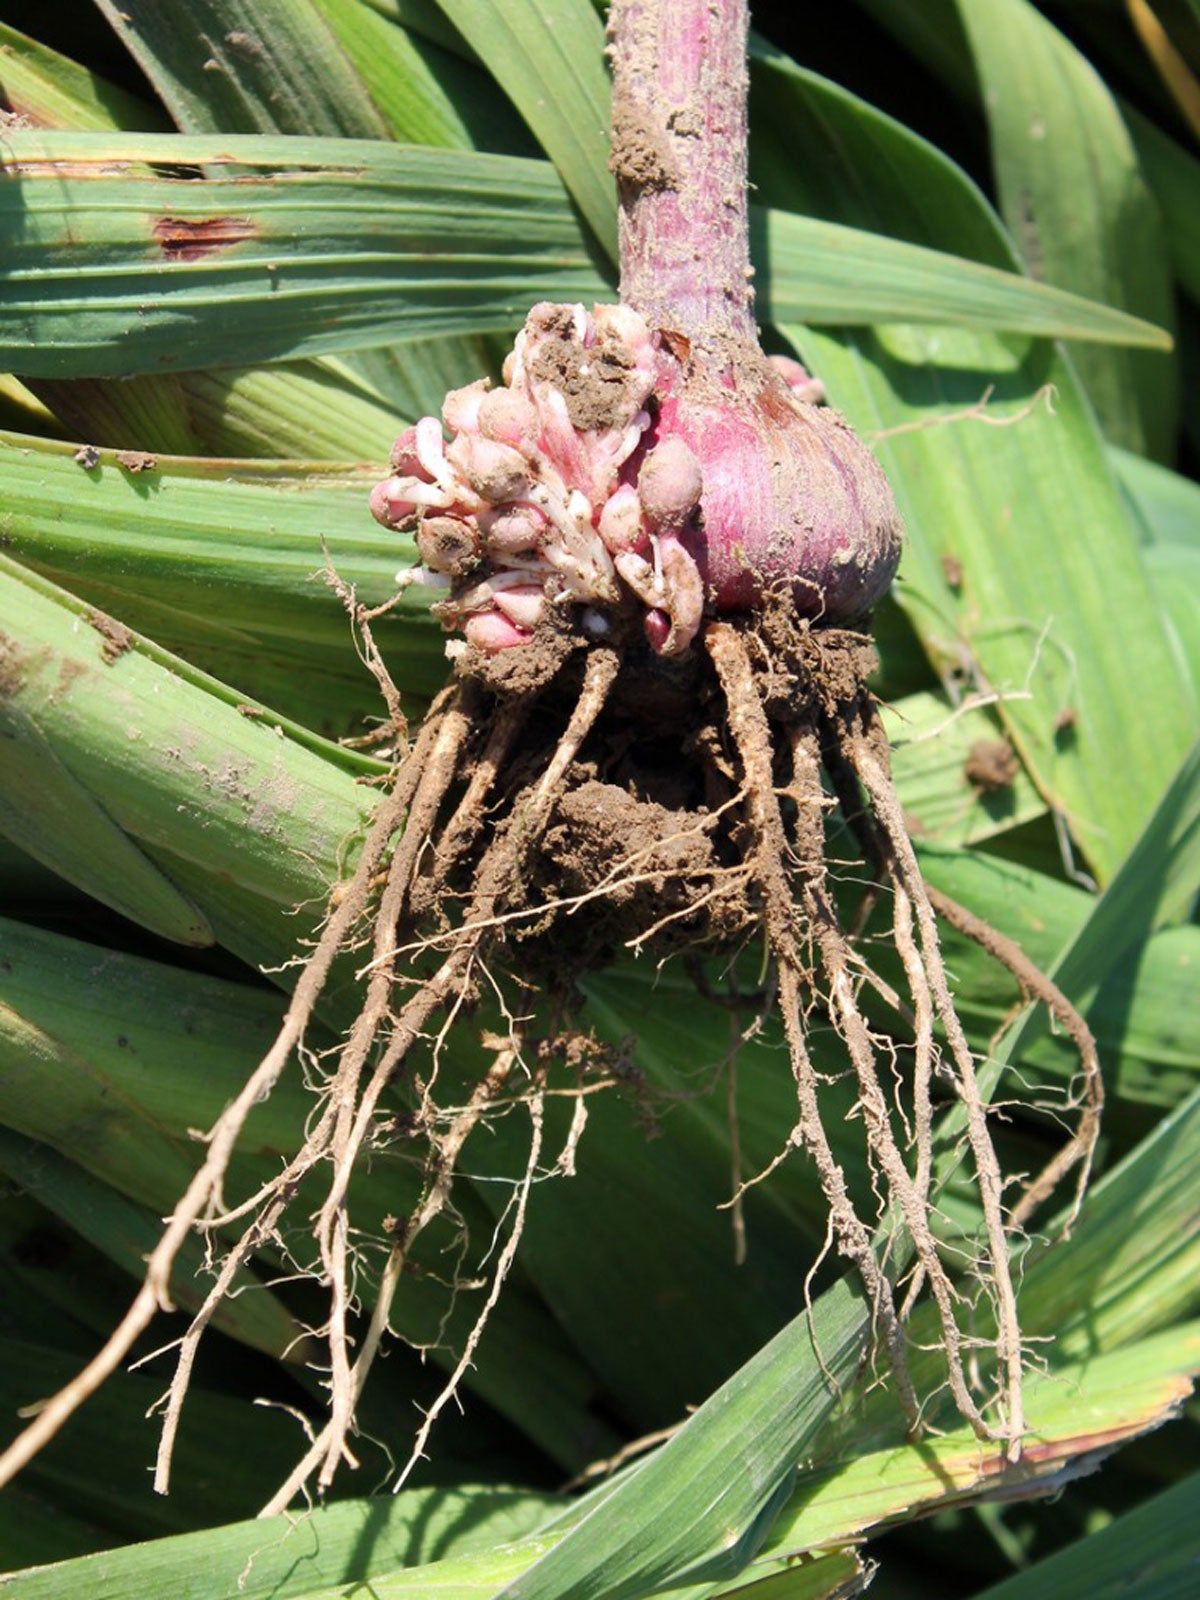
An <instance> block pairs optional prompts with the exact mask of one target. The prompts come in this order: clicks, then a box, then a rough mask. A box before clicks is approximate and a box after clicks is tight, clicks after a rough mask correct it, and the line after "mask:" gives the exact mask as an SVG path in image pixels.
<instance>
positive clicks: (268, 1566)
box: [8, 1329, 1200, 1600]
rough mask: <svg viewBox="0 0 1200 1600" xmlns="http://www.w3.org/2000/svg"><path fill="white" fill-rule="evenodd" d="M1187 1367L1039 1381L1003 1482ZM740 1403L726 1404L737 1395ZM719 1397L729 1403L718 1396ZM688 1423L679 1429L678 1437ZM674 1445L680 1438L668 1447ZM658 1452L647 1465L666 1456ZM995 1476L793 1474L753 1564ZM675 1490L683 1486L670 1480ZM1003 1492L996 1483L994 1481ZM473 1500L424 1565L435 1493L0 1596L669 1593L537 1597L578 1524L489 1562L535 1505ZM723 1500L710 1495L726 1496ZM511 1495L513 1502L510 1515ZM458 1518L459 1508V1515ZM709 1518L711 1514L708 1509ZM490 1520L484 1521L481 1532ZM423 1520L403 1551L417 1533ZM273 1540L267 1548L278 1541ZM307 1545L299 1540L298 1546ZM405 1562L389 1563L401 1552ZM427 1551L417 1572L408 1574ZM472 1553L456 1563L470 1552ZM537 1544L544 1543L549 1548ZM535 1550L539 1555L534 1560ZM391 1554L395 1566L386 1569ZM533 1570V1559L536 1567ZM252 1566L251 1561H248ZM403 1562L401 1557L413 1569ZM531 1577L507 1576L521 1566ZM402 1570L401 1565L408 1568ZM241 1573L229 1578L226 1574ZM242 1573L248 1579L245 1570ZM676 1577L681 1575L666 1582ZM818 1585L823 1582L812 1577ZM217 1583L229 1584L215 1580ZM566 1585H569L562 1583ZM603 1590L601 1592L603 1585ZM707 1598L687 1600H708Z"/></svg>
mask: <svg viewBox="0 0 1200 1600" xmlns="http://www.w3.org/2000/svg"><path fill="white" fill-rule="evenodd" d="M1198 1359H1200V1345H1198V1341H1197V1335H1196V1331H1195V1330H1194V1329H1188V1330H1181V1331H1179V1332H1177V1333H1175V1334H1173V1335H1170V1336H1168V1337H1166V1338H1162V1339H1159V1340H1157V1341H1152V1342H1150V1343H1147V1344H1145V1345H1139V1346H1135V1347H1134V1348H1133V1349H1132V1350H1129V1351H1126V1352H1122V1353H1120V1354H1119V1355H1117V1356H1115V1357H1108V1358H1104V1359H1101V1360H1100V1361H1097V1362H1095V1363H1089V1364H1088V1365H1087V1366H1084V1367H1081V1368H1076V1369H1073V1370H1068V1371H1066V1372H1063V1373H1061V1374H1055V1375H1054V1377H1052V1378H1043V1379H1042V1380H1040V1381H1039V1382H1036V1383H1034V1384H1031V1385H1030V1396H1029V1398H1030V1414H1031V1418H1032V1427H1033V1431H1034V1435H1035V1442H1034V1443H1032V1444H1031V1446H1030V1449H1029V1454H1028V1458H1027V1461H1026V1464H1025V1466H1024V1467H1023V1468H1022V1469H1020V1470H1019V1472H1018V1473H1016V1474H1015V1475H1014V1479H1015V1483H1018V1484H1019V1485H1020V1486H1021V1489H1022V1491H1023V1492H1025V1493H1029V1492H1037V1491H1038V1490H1040V1491H1041V1492H1042V1493H1048V1492H1051V1491H1052V1490H1053V1489H1054V1488H1055V1487H1056V1485H1057V1480H1058V1478H1059V1475H1060V1474H1063V1473H1064V1472H1066V1471H1067V1470H1069V1469H1070V1467H1071V1465H1072V1463H1073V1462H1074V1461H1075V1460H1076V1459H1077V1458H1078V1457H1079V1456H1081V1455H1082V1456H1084V1457H1085V1458H1089V1459H1090V1460H1091V1461H1093V1462H1094V1461H1095V1459H1096V1458H1097V1457H1098V1456H1100V1455H1102V1454H1103V1453H1105V1452H1106V1451H1107V1450H1111V1449H1112V1448H1113V1447H1114V1446H1115V1445H1116V1444H1117V1443H1119V1442H1120V1441H1121V1440H1122V1439H1123V1438H1128V1437H1130V1436H1132V1435H1134V1434H1136V1433H1139V1432H1142V1431H1145V1430H1146V1429H1147V1428H1153V1427H1156V1426H1158V1425H1159V1424H1160V1423H1161V1422H1163V1421H1164V1420H1167V1419H1168V1418H1170V1417H1171V1416H1172V1415H1174V1414H1175V1413H1176V1412H1177V1410H1178V1408H1179V1406H1180V1404H1181V1402H1182V1400H1183V1398H1184V1397H1185V1396H1186V1394H1187V1393H1188V1390H1189V1389H1190V1387H1191V1385H1190V1383H1189V1382H1188V1380H1187V1377H1186V1374H1187V1373H1188V1372H1189V1371H1191V1370H1193V1369H1194V1367H1195V1365H1196V1363H1197V1360H1198ZM737 1398H740V1397H737ZM730 1399H731V1401H735V1396H734V1395H733V1394H732V1393H731V1395H730ZM690 1426H691V1424H689V1427H690ZM681 1437H682V1436H681ZM666 1455H667V1451H666V1450H665V1449H664V1450H663V1451H661V1452H660V1453H659V1456H658V1457H656V1458H654V1460H655V1461H657V1460H660V1459H663V1458H665V1457H666ZM735 1461H736V1456H735V1455H733V1454H731V1455H730V1456H729V1457H727V1461H726V1466H727V1471H728V1472H729V1473H732V1472H733V1471H734V1470H735ZM653 1466H654V1461H651V1462H647V1463H646V1464H645V1465H644V1466H643V1467H641V1468H640V1469H639V1470H637V1471H636V1472H635V1473H634V1474H632V1475H631V1476H627V1477H626V1478H625V1480H624V1481H623V1483H622V1484H621V1485H620V1486H618V1487H617V1488H615V1489H613V1490H611V1491H610V1492H608V1493H607V1494H605V1493H602V1494H601V1495H600V1496H598V1497H595V1498H598V1500H599V1505H598V1507H597V1509H596V1511H594V1512H593V1513H592V1514H591V1515H592V1518H593V1519H595V1520H599V1519H601V1518H603V1517H605V1516H606V1515H607V1516H608V1517H611V1515H612V1513H611V1512H607V1513H606V1509H605V1508H606V1507H612V1506H614V1505H615V1504H616V1503H618V1502H619V1501H620V1499H621V1498H622V1497H623V1496H627V1495H628V1494H629V1493H630V1492H631V1491H632V1487H633V1485H634V1484H637V1483H639V1482H641V1481H643V1480H644V1479H647V1478H651V1479H652V1478H653V1476H654V1473H653V1471H652V1468H653ZM1002 1479H1003V1474H1002V1472H1000V1471H999V1470H998V1462H997V1457H996V1454H995V1452H994V1451H989V1450H988V1449H987V1448H986V1447H983V1446H981V1445H980V1444H979V1442H978V1441H977V1440H975V1439H974V1438H973V1437H971V1435H970V1434H969V1433H966V1432H965V1430H964V1431H958V1432H955V1433H953V1434H951V1435H949V1436H948V1437H944V1438H941V1439H938V1440H935V1441H931V1442H930V1443H928V1444H923V1445H909V1446H905V1447H903V1448H900V1449H895V1450H887V1451H881V1452H876V1453H873V1454H870V1455H864V1456H862V1457H860V1458H858V1459H849V1460H847V1461H845V1462H843V1463H840V1464H839V1465H837V1466H835V1467H833V1468H827V1469H824V1470H817V1471H814V1470H811V1469H810V1470H809V1471H807V1472H805V1473H804V1474H802V1475H801V1477H800V1479H799V1482H798V1484H797V1485H796V1487H795V1489H794V1491H793V1497H792V1499H791V1501H790V1503H789V1505H788V1507H787V1509H786V1510H785V1511H784V1513H783V1515H782V1516H781V1518H780V1520H779V1523H778V1524H777V1526H776V1528H775V1529H774V1530H773V1531H772V1533H771V1536H770V1540H769V1543H768V1545H767V1547H766V1549H765V1550H764V1551H763V1552H762V1562H763V1564H764V1565H766V1564H769V1563H771V1562H774V1561H777V1560H778V1559H779V1558H780V1557H782V1556H784V1555H794V1554H797V1553H802V1552H807V1551H810V1550H813V1549H814V1548H815V1549H820V1548H822V1547H828V1546H830V1545H836V1544H839V1543H846V1542H849V1541H851V1540H853V1539H855V1538H861V1537H862V1536H863V1535H864V1534H866V1533H868V1532H873V1531H875V1530H877V1529H880V1528H883V1527H887V1526H888V1525H890V1524H891V1523H894V1522H899V1521H906V1520H908V1519H910V1518H911V1517H913V1516H914V1515H919V1514H921V1513H928V1512H929V1511H931V1510H935V1509H938V1508H941V1507H945V1506H947V1505H955V1504H962V1503H967V1502H969V1501H970V1500H972V1499H975V1498H979V1497H986V1496H987V1495H988V1494H989V1492H995V1491H996V1490H997V1489H998V1488H1000V1487H1001V1480H1002ZM680 1487H681V1494H683V1495H686V1493H687V1487H688V1486H687V1485H686V1484H684V1483H681V1486H680ZM1005 1487H1007V1486H1005ZM475 1495H477V1496H478V1500H479V1511H478V1513H477V1515H478V1516H479V1518H480V1521H481V1523H482V1526H480V1527H479V1528H478V1529H472V1532H471V1537H470V1540H469V1541H461V1542H460V1543H459V1545H458V1549H459V1551H461V1552H462V1553H459V1554H456V1555H450V1556H448V1557H447V1558H446V1559H442V1560H437V1559H436V1555H435V1553H436V1551H437V1545H438V1542H439V1540H440V1539H442V1538H444V1537H445V1535H444V1532H443V1530H444V1528H445V1526H446V1522H448V1521H449V1520H450V1517H449V1516H448V1515H446V1514H447V1513H450V1512H452V1511H453V1512H457V1513H458V1515H460V1516H462V1514H463V1512H464V1511H465V1512H467V1513H468V1514H469V1513H470V1510H471V1508H472V1505H473V1497H467V1496H464V1497H463V1499H462V1500H458V1499H456V1498H455V1497H447V1501H448V1503H446V1504H445V1506H444V1507H443V1504H442V1499H441V1497H439V1496H438V1494H437V1493H436V1491H434V1492H427V1493H426V1494H425V1495H421V1496H418V1495H405V1496H402V1497H400V1499H399V1500H396V1501H392V1502H390V1503H388V1502H385V1503H383V1504H382V1505H380V1504H379V1503H378V1502H375V1503H374V1505H375V1506H376V1507H378V1509H377V1510H375V1511H374V1513H373V1511H372V1502H359V1503H356V1504H353V1505H347V1506H342V1507H333V1508H329V1509H327V1510H322V1511H316V1512H314V1513H311V1514H310V1515H309V1516H307V1517H305V1518H304V1519H302V1520H301V1521H300V1522H299V1523H298V1524H296V1525H295V1528H294V1531H293V1532H292V1533H291V1534H290V1535H288V1534H286V1533H284V1528H285V1527H286V1526H287V1525H286V1524H284V1523H283V1522H282V1520H281V1522H280V1523H279V1524H273V1523H266V1524H264V1523H253V1524H241V1525H237V1526H234V1527H230V1528H226V1529H221V1530H217V1531H216V1532H214V1533H212V1534H209V1535H184V1536H182V1537H177V1538H174V1539H170V1540H163V1541H162V1542H160V1543H157V1544H148V1545H141V1546H135V1547H134V1548H132V1549H129V1550H124V1551H119V1552H113V1553H111V1554H105V1555H96V1556H88V1557H84V1558H83V1559H81V1560H76V1561H73V1562H71V1563H64V1564H61V1565H57V1566H52V1567H46V1568H42V1569H40V1570H35V1571H32V1572H28V1573H23V1574H20V1575H18V1576H14V1577H13V1578H11V1579H10V1580H9V1581H8V1592H9V1593H10V1594H11V1596H12V1600H49V1597H50V1596H52V1595H57V1594H58V1593H61V1592H62V1590H61V1588H56V1587H55V1586H56V1585H64V1584H66V1585H69V1586H70V1589H71V1593H72V1594H73V1595H75V1596H77V1597H78V1600H101V1596H103V1600H132V1597H133V1596H134V1595H140V1594H145V1593H147V1592H153V1591H154V1587H155V1586H156V1585H157V1586H158V1588H159V1589H161V1590H162V1591H163V1592H165V1591H166V1590H167V1589H169V1590H170V1591H171V1593H172V1594H177V1595H179V1597H180V1600H208V1597H209V1596H210V1595H211V1594H212V1593H213V1592H214V1591H213V1589H212V1588H211V1587H200V1584H201V1583H203V1584H205V1585H208V1586H211V1585H212V1584H213V1583H214V1582H216V1583H218V1584H219V1583H221V1582H222V1576H221V1575H222V1574H229V1575H230V1576H232V1575H233V1574H234V1573H235V1572H237V1571H239V1570H240V1571H242V1573H243V1585H242V1586H239V1590H238V1592H239V1593H244V1594H246V1595H248V1596H249V1597H250V1600H254V1597H255V1596H261V1597H262V1600H267V1596H271V1597H273V1600H334V1596H335V1595H336V1596H342V1595H345V1594H346V1593H347V1588H346V1585H347V1583H348V1582H349V1583H353V1582H355V1581H357V1582H358V1583H362V1584H369V1587H370V1592H371V1594H372V1595H373V1596H375V1597H377V1600H401V1597H404V1600H407V1597H410V1596H411V1597H414V1600H415V1597H417V1596H421V1597H425V1596H430V1597H434V1596H436V1597H437V1600H492V1597H493V1596H495V1595H496V1588H497V1585H498V1584H503V1583H504V1581H505V1577H506V1576H508V1575H513V1581H512V1582H510V1583H509V1584H508V1586H507V1587H506V1588H504V1589H503V1591H502V1592H503V1595H504V1596H505V1597H507V1596H512V1597H513V1600H516V1597H517V1596H522V1597H525V1596H529V1595H532V1594H547V1595H550V1594H553V1595H554V1596H556V1597H561V1600H566V1597H567V1596H568V1595H569V1596H570V1600H587V1597H588V1596H590V1595H596V1596H600V1595H603V1596H605V1600H620V1597H621V1596H624V1595H629V1596H639V1597H640V1596H646V1595H649V1594H651V1593H657V1592H665V1593H669V1594H671V1595H676V1594H681V1593H684V1592H685V1591H683V1590H681V1588H680V1586H679V1585H678V1584H675V1583H672V1584H670V1586H669V1587H668V1588H666V1589H665V1590H664V1589H663V1588H662V1586H661V1585H658V1586H656V1580H655V1576H654V1572H653V1570H651V1569H649V1568H647V1570H646V1571H645V1573H644V1575H643V1578H642V1580H641V1581H640V1582H636V1581H635V1582H633V1583H630V1582H622V1580H621V1575H620V1568H619V1566H618V1567H605V1568H604V1569H597V1570H595V1571H594V1572H592V1573H586V1574H581V1575H580V1578H579V1579H578V1580H575V1581H574V1582H573V1580H571V1579H569V1578H567V1579H564V1580H563V1581H562V1582H561V1583H560V1584H559V1585H558V1586H557V1587H554V1588H551V1587H548V1586H547V1585H546V1583H545V1581H544V1578H543V1575H544V1574H546V1573H547V1572H548V1571H549V1569H550V1568H551V1567H552V1566H553V1565H555V1564H556V1558H557V1564H558V1565H560V1566H561V1565H562V1556H561V1554H560V1552H564V1551H567V1550H568V1549H569V1548H570V1547H571V1544H572V1541H576V1540H578V1538H579V1534H580V1532H581V1530H582V1529H583V1528H585V1527H587V1526H588V1523H587V1522H586V1521H584V1522H579V1521H578V1520H577V1519H576V1518H569V1519H568V1520H569V1522H571V1523H573V1526H572V1529H571V1531H570V1532H568V1533H567V1535H566V1537H565V1538H562V1539H561V1543H558V1544H557V1545H555V1544H553V1540H554V1538H555V1535H554V1528H553V1524H551V1525H550V1526H548V1527H546V1528H545V1529H544V1531H543V1532H542V1534H541V1535H540V1536H539V1535H536V1534H535V1535H534V1536H533V1537H530V1538H526V1539H522V1540H519V1542H516V1543H513V1544H508V1545H501V1546H499V1547H498V1548H496V1549H494V1550H491V1551H488V1550H486V1549H483V1548H481V1547H482V1546H483V1545H484V1542H485V1538H486V1535H487V1533H489V1532H493V1530H494V1532H493V1537H494V1533H497V1532H498V1533H502V1532H503V1530H504V1528H505V1523H506V1522H509V1523H510V1524H511V1523H512V1522H516V1523H517V1526H518V1527H519V1520H518V1519H520V1518H522V1517H531V1516H536V1515H537V1513H538V1511H539V1510H541V1511H542V1512H543V1514H544V1509H545V1503H544V1502H542V1503H541V1505H539V1502H538V1501H537V1500H536V1499H533V1498H530V1499H529V1500H526V1501H522V1500H519V1499H515V1497H513V1499H509V1497H507V1496H502V1495H501V1496H497V1495H495V1493H494V1492H493V1495H492V1496H491V1497H488V1496H487V1495H486V1492H482V1493H481V1492H480V1491H475ZM734 1498H735V1496H734V1495H733V1494H730V1493H727V1494H726V1495H724V1496H723V1497H722V1499H723V1500H725V1501H729V1500H731V1499H734ZM514 1500H515V1504H514ZM460 1508H461V1509H460ZM672 1509H673V1510H677V1509H678V1508H675V1507H673V1508H672ZM717 1509H718V1508H717V1507H716V1506H714V1507H713V1511H714V1512H715V1511H716V1510H717ZM489 1514H490V1515H491V1517H492V1518H494V1520H493V1521H490V1522H489V1521H488V1520H486V1519H488V1518H489ZM372 1515H374V1519H375V1522H376V1524H377V1525H378V1526H377V1528H376V1530H375V1538H374V1539H372V1540H371V1541H369V1543H368V1549H369V1550H370V1551H371V1553H370V1554H369V1555H367V1554H364V1553H360V1554H358V1556H357V1559H356V1557H355V1544H356V1543H357V1546H358V1550H359V1551H360V1552H362V1549H363V1545H364V1543H367V1541H364V1540H363V1537H362V1534H363V1529H364V1527H365V1526H366V1525H367V1523H368V1520H369V1519H370V1518H371V1517H372ZM426 1521H427V1522H428V1523H429V1524H430V1526H429V1529H428V1532H426V1533H425V1534H424V1536H423V1538H422V1540H421V1544H420V1545H416V1548H414V1544H415V1540H416V1528H417V1527H420V1525H421V1522H426ZM281 1535H282V1537H280V1536H281ZM306 1536H307V1537H306ZM406 1546H407V1548H408V1550H409V1551H410V1552H411V1555H410V1558H409V1562H403V1564H401V1561H402V1560H403V1557H402V1555H401V1553H402V1552H403V1551H404V1550H405V1548H406ZM422 1546H423V1551H424V1558H425V1559H426V1560H428V1559H429V1557H430V1556H431V1555H434V1556H435V1559H434V1560H433V1561H432V1564H430V1565H417V1564H416V1562H419V1561H420V1560H421V1559H422V1553H421V1552H422ZM473 1547H474V1549H475V1550H478V1554H471V1553H469V1552H470V1551H471V1550H472V1548H473ZM548 1547H549V1548H548ZM543 1551H545V1552H546V1553H545V1554H542V1552H543ZM398 1555H401V1561H398V1560H397V1557H398ZM539 1555H540V1556H541V1559H540V1560H537V1557H538V1556H539ZM252 1557H253V1559H251V1558H252ZM413 1557H415V1560H413ZM531 1561H536V1565H534V1566H532V1567H530V1570H529V1571H528V1572H525V1573H524V1574H523V1575H522V1576H515V1574H517V1573H521V1571H522V1569H523V1568H525V1567H529V1564H530V1562H531ZM410 1562H411V1563H412V1564H411V1565H410ZM239 1563H240V1567H239ZM247 1569H248V1570H247ZM677 1575H678V1576H680V1577H683V1576H684V1574H683V1573H682V1572H679V1573H678V1574H677ZM821 1576H822V1577H825V1576H826V1574H822V1575H821ZM224 1581H225V1582H228V1578H226V1579H225V1580H224ZM572 1582H573V1586H570V1587H568V1584H572ZM606 1583H607V1584H609V1585H610V1587H608V1588H604V1587H603V1585H604V1584H606ZM710 1592H711V1590H710V1589H709V1588H707V1587H705V1588H704V1589H699V1590H693V1589H691V1588H690V1587H689V1589H688V1590H687V1591H686V1593H688V1594H692V1593H697V1594H702V1593H710ZM721 1592H722V1594H724V1593H727V1592H728V1593H736V1594H745V1595H747V1596H751V1595H753V1596H756V1597H757V1596H760V1595H761V1596H763V1597H764V1600H767V1597H769V1600H794V1597H796V1596H822V1595H824V1594H826V1593H828V1592H829V1587H828V1585H826V1584H824V1583H822V1584H819V1585H818V1584H815V1583H814V1584H807V1585H806V1584H801V1585H800V1586H799V1587H795V1588H793V1587H786V1586H782V1585H781V1583H780V1582H779V1580H777V1579H764V1580H760V1581H759V1582H758V1583H755V1584H751V1585H750V1586H749V1587H748V1588H738V1589H736V1590H732V1591H724V1590H722V1591H721Z"/></svg>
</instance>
